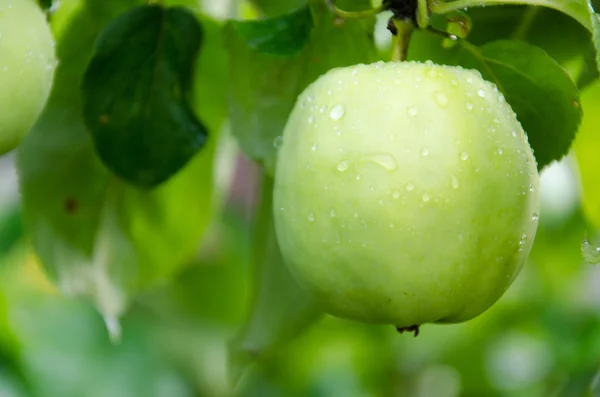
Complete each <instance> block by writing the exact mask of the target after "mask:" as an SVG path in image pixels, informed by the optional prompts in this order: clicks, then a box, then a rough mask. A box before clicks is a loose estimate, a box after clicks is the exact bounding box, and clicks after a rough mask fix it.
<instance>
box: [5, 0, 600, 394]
mask: <svg viewBox="0 0 600 397" xmlns="http://www.w3.org/2000/svg"><path fill="white" fill-rule="evenodd" d="M206 10H207V12H210V13H211V15H215V16H217V17H218V16H219V15H221V16H223V15H226V13H227V12H228V2H217V1H215V2H206ZM517 12H522V10H521V9H518V10H517ZM544 18H547V19H549V20H556V18H558V20H559V21H561V23H565V24H569V23H571V22H569V21H568V20H567V19H566V18H567V17H564V16H561V15H559V14H558V13H556V12H554V11H547V12H546V11H544V12H543V14H542V15H541V17H540V18H538V19H537V21H538V22H537V23H539V24H542V25H543V24H544V21H545V19H544ZM561 18H563V19H561ZM383 23H385V16H383V17H381V18H380V23H379V25H378V26H379V27H380V30H379V32H382V30H381V26H383V25H382V24H383ZM488 26H489V25H488ZM569 26H570V25H569ZM539 31H540V29H538V30H536V29H532V30H531V32H534V33H535V32H539ZM575 31H576V30H575ZM534 33H532V34H534ZM536 34H537V33H536ZM483 36H484V35H483V33H481V34H480V36H477V37H480V38H481V37H483ZM536 37H537V36H532V37H531V39H532V40H533V41H535V40H536ZM540 37H541V38H540ZM540 37H538V39H539V40H540V41H544V40H546V39H545V38H544V37H542V36H541V35H540ZM376 39H377V40H378V44H379V45H380V46H381V48H382V49H385V47H386V45H388V43H387V41H386V40H387V39H386V36H385V34H381V33H380V34H378V35H377V36H376ZM576 39H577V38H576V37H575V38H574V37H571V36H568V35H567V37H564V35H562V36H561V38H560V39H559V40H558V44H556V46H555V47H553V46H552V45H553V44H552V43H557V41H556V40H554V39H547V41H548V42H552V43H550V44H548V43H547V45H546V46H545V48H547V49H548V51H552V48H554V51H555V53H554V54H553V55H556V56H557V57H563V58H564V59H563V60H564V65H565V67H566V68H567V69H568V70H569V71H570V72H571V73H573V74H574V77H575V76H576V75H577V74H578V73H580V72H581V66H580V64H581V61H582V60H581V58H580V57H579V55H578V56H575V55H573V53H570V52H569V50H571V49H570V48H568V49H567V50H565V48H567V47H569V46H568V45H565V43H567V44H568V43H569V40H572V41H573V42H575V40H576ZM415 40H416V41H418V40H420V38H419V37H417V38H416V39H415ZM561 40H562V41H561ZM415 45H416V44H415ZM425 47H426V46H424V47H423V48H425ZM424 53H426V51H425V52H424ZM579 54H581V53H579ZM423 56H425V55H423ZM415 57H416V58H418V57H419V56H415ZM582 106H583V108H584V111H585V119H584V125H583V126H582V130H581V132H580V134H579V136H578V138H577V142H576V144H575V147H574V150H573V151H572V153H571V154H570V155H569V156H567V157H565V158H564V159H563V160H562V161H561V162H559V163H554V164H552V165H551V166H549V167H547V168H546V169H545V170H544V171H543V172H542V187H541V192H542V210H541V212H540V227H539V230H538V232H537V236H536V240H535V245H534V248H533V251H532V254H531V256H530V260H529V262H528V263H527V265H526V267H525V268H524V270H523V272H522V273H521V275H520V276H519V277H518V279H517V280H516V282H515V283H514V285H513V286H512V287H511V288H510V289H509V290H508V292H507V293H506V294H505V296H504V297H503V298H502V299H501V300H500V301H499V302H498V303H497V304H496V305H494V306H493V307H492V308H491V309H490V310H489V311H487V312H486V313H484V314H482V315H481V316H480V317H478V318H476V319H474V320H472V321H470V322H468V323H466V324H459V325H426V326H424V327H422V329H421V333H420V335H419V336H418V337H416V338H415V337H413V335H412V334H403V335H400V334H398V333H396V331H395V330H394V328H393V327H379V326H368V325H363V324H359V323H355V322H350V321H344V320H340V319H336V318H333V317H329V316H325V317H323V318H321V319H320V320H319V321H318V322H317V323H316V324H314V325H313V326H312V327H310V328H309V329H308V330H307V331H306V332H305V333H303V334H302V335H300V336H299V337H298V338H297V339H296V340H294V341H293V343H291V344H290V345H289V346H287V347H286V348H284V349H282V350H280V351H278V352H277V354H274V355H273V356H272V357H270V358H269V359H267V360H265V361H264V362H263V363H261V365H254V366H251V367H250V369H249V371H247V372H246V373H245V375H244V376H243V377H242V379H241V381H240V382H239V384H238V386H237V387H236V388H232V387H231V384H230V382H229V379H228V372H227V358H228V357H227V345H228V343H229V342H230V340H231V339H232V338H233V337H234V336H235V335H236V333H237V332H238V331H239V329H240V327H241V325H242V324H243V323H244V321H245V320H246V318H247V316H248V313H249V307H250V304H251V295H252V294H251V289H252V286H251V285H252V269H251V264H250V249H251V245H250V239H251V235H252V233H251V230H252V229H251V221H252V216H253V214H254V213H255V210H256V208H255V204H256V194H257V193H256V191H255V186H256V183H257V180H258V175H259V170H258V168H257V167H256V166H255V165H253V164H252V163H251V162H250V161H248V160H247V159H245V158H244V157H243V155H242V154H240V152H239V150H238V148H237V146H236V144H235V142H234V141H233V140H232V139H231V138H224V139H223V142H222V145H220V153H219V156H218V167H217V169H218V172H217V173H216V183H217V184H219V185H221V188H222V189H224V190H225V191H227V193H228V194H227V197H228V198H227V200H226V204H225V206H224V209H223V211H222V214H221V215H220V217H218V219H217V220H216V221H215V222H214V224H213V226H212V227H211V228H210V231H209V232H208V234H207V235H206V236H205V238H204V239H203V240H202V241H201V242H199V247H198V254H197V255H196V257H195V258H194V260H192V261H190V263H189V264H188V265H187V266H186V267H185V268H184V269H183V270H182V271H181V272H180V273H179V274H178V275H177V277H176V278H175V280H173V281H172V282H171V283H169V284H168V285H164V286H159V287H158V288H155V289H152V290H151V291H149V292H147V293H145V294H143V295H142V296H139V297H138V298H137V299H136V301H135V302H133V307H132V308H131V310H130V311H129V312H128V314H127V315H126V316H125V317H124V318H123V320H122V337H121V341H120V343H114V344H113V343H112V342H111V339H110V337H109V335H108V333H107V330H106V325H105V323H104V322H103V319H102V318H101V316H100V315H99V314H98V312H97V311H96V310H95V308H94V307H93V305H92V304H91V303H88V302H86V301H82V300H75V299H69V298H66V297H64V296H62V295H61V294H59V293H58V292H57V290H56V289H55V287H54V286H53V285H52V284H51V283H50V282H49V281H48V280H47V278H46V276H45V274H44V271H43V270H42V269H41V268H40V266H39V264H38V263H37V262H36V258H35V255H34V254H33V252H32V250H31V246H30V243H29V241H28V238H27V235H26V233H25V231H24V230H23V229H22V226H21V209H20V205H19V194H18V188H17V178H16V173H15V168H14V158H13V156H5V157H3V158H1V159H0V397H26V396H27V397H29V396H31V397H132V396H140V397H204V396H206V397H229V396H244V397H254V396H256V397H259V396H260V397H296V396H298V397H331V396H334V397H337V396H340V397H403V396H410V397H459V396H462V397H487V396H489V397H496V396H498V397H501V396H507V397H508V396H511V397H520V396H523V397H538V396H539V397H559V396H565V397H566V396H574V397H579V396H582V397H583V396H589V397H591V396H600V267H597V266H593V265H590V264H586V263H585V262H584V260H583V258H582V255H581V242H582V240H583V239H584V238H585V236H586V235H587V236H589V237H590V240H591V241H592V243H598V242H599V241H600V240H598V238H597V237H598V236H597V235H596V234H597V233H596V229H597V226H595V225H600V224H599V223H598V217H599V212H600V211H599V210H598V209H599V208H600V206H599V204H600V192H596V189H597V188H596V184H597V183H596V180H597V179H598V178H599V176H598V175H600V160H598V159H597V157H598V156H597V155H596V154H597V153H598V152H599V150H600V131H599V130H600V85H598V84H597V83H595V84H592V85H590V86H588V87H587V88H586V89H585V91H584V92H583V98H582ZM596 195H598V196H599V197H596ZM432 249H435V247H432Z"/></svg>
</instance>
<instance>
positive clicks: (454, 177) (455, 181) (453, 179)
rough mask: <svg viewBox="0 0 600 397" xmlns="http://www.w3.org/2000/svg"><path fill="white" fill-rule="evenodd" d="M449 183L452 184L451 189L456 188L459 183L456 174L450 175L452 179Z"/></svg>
mask: <svg viewBox="0 0 600 397" xmlns="http://www.w3.org/2000/svg"><path fill="white" fill-rule="evenodd" d="M450 184H451V185H452V189H458V186H459V185H460V184H459V182H458V178H457V177H456V175H452V181H451V182H450Z"/></svg>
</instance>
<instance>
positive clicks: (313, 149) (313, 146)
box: [310, 143, 318, 152]
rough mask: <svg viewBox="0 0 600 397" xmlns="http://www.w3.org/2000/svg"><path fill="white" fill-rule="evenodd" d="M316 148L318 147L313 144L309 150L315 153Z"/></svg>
mask: <svg viewBox="0 0 600 397" xmlns="http://www.w3.org/2000/svg"><path fill="white" fill-rule="evenodd" d="M317 147H318V145H317V144H316V143H315V144H314V145H312V146H311V147H310V150H312V151H313V152H316V151H317Z"/></svg>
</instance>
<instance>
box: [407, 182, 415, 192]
mask: <svg viewBox="0 0 600 397" xmlns="http://www.w3.org/2000/svg"><path fill="white" fill-rule="evenodd" d="M404 188H405V189H406V190H408V191H409V192H412V191H413V190H415V185H414V184H412V183H411V182H408V183H407V184H406V186H404Z"/></svg>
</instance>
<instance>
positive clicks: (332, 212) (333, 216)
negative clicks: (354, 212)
mask: <svg viewBox="0 0 600 397" xmlns="http://www.w3.org/2000/svg"><path fill="white" fill-rule="evenodd" d="M329 216H331V217H332V218H335V210H334V209H333V208H332V209H331V211H329Z"/></svg>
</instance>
